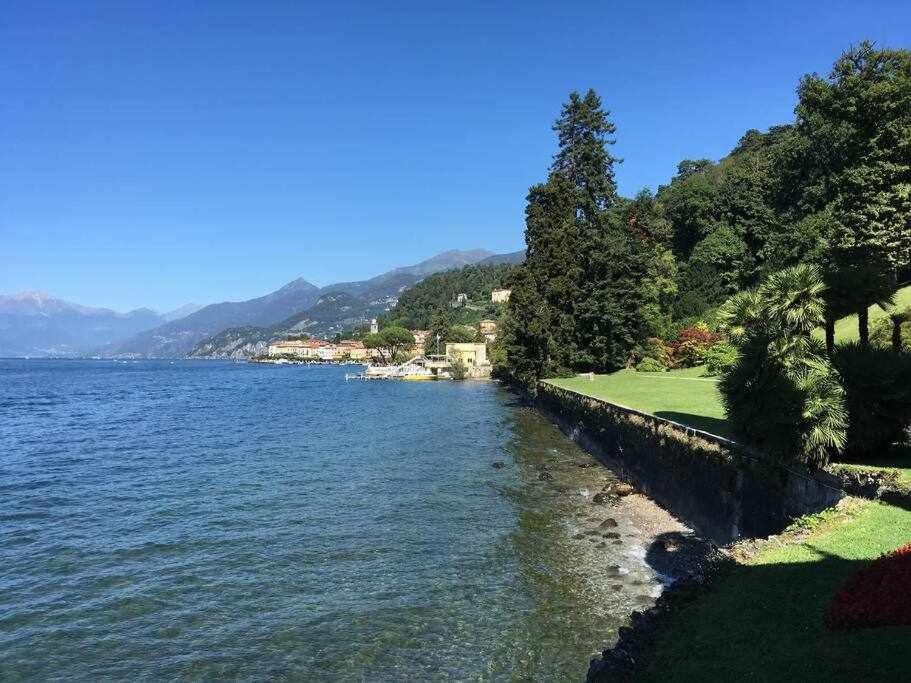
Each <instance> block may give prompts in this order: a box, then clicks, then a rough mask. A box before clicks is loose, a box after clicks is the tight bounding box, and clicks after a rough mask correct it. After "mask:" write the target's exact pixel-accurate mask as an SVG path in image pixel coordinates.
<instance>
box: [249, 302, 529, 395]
mask: <svg viewBox="0 0 911 683" xmlns="http://www.w3.org/2000/svg"><path fill="white" fill-rule="evenodd" d="M510 293H511V291H510V290H509V289H498V288H495V289H493V290H492V291H491V293H490V303H491V304H495V305H505V304H507V303H508V302H509V297H510ZM466 305H468V296H467V294H465V293H459V294H457V295H456V296H455V298H454V299H453V301H452V302H451V306H452V307H453V308H459V307H462V306H466ZM462 327H463V328H465V327H467V326H462ZM392 329H395V328H392ZM398 329H400V330H402V331H403V332H404V328H398ZM498 329H499V323H498V322H497V321H496V320H491V319H482V320H480V321H479V322H478V323H477V325H476V326H474V331H475V341H465V340H461V341H451V340H448V339H444V338H443V335H442V334H439V333H437V334H436V335H434V333H433V331H432V330H417V329H416V330H407V333H408V335H410V339H408V338H407V335H404V334H400V335H399V336H397V337H396V336H395V335H393V337H395V338H394V339H390V335H389V333H388V332H389V330H390V328H386V330H382V332H383V333H385V334H381V329H380V324H379V321H378V320H377V319H376V318H374V319H372V320H371V321H370V325H369V328H368V329H367V331H366V335H364V339H338V340H335V341H329V340H326V339H311V338H308V337H306V336H298V337H296V338H285V339H279V340H274V341H272V342H270V343H269V345H268V347H267V349H266V353H265V354H264V355H260V356H255V357H253V358H251V359H250V361H251V362H254V363H270V364H276V365H284V364H309V363H331V364H339V365H361V366H365V370H364V371H363V372H362V373H357V374H351V375H346V377H347V378H352V379H353V378H356V379H403V380H434V379H489V378H490V376H491V372H492V369H493V364H492V363H491V362H490V360H489V355H488V345H490V344H493V343H494V342H496V340H497V334H498ZM463 334H464V333H463Z"/></svg>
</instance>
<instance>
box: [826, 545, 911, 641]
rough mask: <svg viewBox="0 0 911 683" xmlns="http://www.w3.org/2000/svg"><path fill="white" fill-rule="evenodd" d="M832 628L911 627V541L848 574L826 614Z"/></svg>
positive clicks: (827, 623)
mask: <svg viewBox="0 0 911 683" xmlns="http://www.w3.org/2000/svg"><path fill="white" fill-rule="evenodd" d="M826 625H827V626H828V627H829V628H830V629H832V630H848V629H857V628H868V627H871V626H911V543H909V544H908V545H905V546H902V547H901V548H899V549H898V550H895V551H894V552H892V553H890V554H888V555H883V556H882V557H880V558H879V559H878V560H874V561H873V562H872V563H871V564H869V565H868V566H866V567H864V568H863V569H861V570H860V571H858V572H857V573H855V574H854V575H852V576H851V577H850V578H848V580H847V581H846V582H845V584H844V586H842V588H841V590H840V591H838V593H836V594H835V597H834V598H832V602H831V603H829V609H828V612H827V613H826Z"/></svg>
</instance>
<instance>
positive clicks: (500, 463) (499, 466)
mask: <svg viewBox="0 0 911 683" xmlns="http://www.w3.org/2000/svg"><path fill="white" fill-rule="evenodd" d="M491 467H493V468H494V469H495V470H501V469H503V468H504V467H506V463H505V462H503V461H502V460H497V461H496V462H495V463H493V465H491Z"/></svg>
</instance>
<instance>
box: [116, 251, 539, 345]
mask: <svg viewBox="0 0 911 683" xmlns="http://www.w3.org/2000/svg"><path fill="white" fill-rule="evenodd" d="M522 256H523V252H518V256H517V255H516V254H515V253H513V254H494V253H493V252H490V251H487V250H485V249H471V250H466V251H460V250H450V251H445V252H443V253H441V254H437V255H436V256H433V257H431V258H429V259H427V260H425V261H421V262H420V263H416V264H414V265H411V266H404V267H401V268H395V269H393V270H390V271H388V272H385V273H382V274H380V275H377V276H375V277H372V278H369V279H367V280H360V281H357V282H338V283H335V284H332V285H327V286H325V287H320V288H317V287H314V286H313V285H311V284H310V283H308V282H306V281H304V280H295V281H294V282H292V283H290V284H288V285H285V286H284V287H283V288H281V289H279V290H277V291H276V292H273V293H272V294H268V295H266V296H265V297H260V298H258V299H251V300H250V301H244V302H240V303H230V304H213V305H212V306H207V307H205V308H203V309H202V310H200V311H198V312H197V313H194V314H193V315H190V316H187V317H186V318H184V319H182V320H179V321H177V322H176V323H169V324H167V325H162V326H159V327H157V328H155V329H152V330H148V331H146V332H143V333H141V334H138V335H136V336H135V337H133V338H132V339H130V340H128V341H127V342H125V343H124V344H121V345H120V347H119V348H118V349H116V354H117V355H121V356H132V357H144V358H156V357H184V356H187V355H190V356H193V357H218V358H221V357H239V356H248V355H251V353H254V352H256V351H258V350H261V349H262V347H263V346H264V345H265V342H267V341H268V340H269V339H270V338H273V337H274V336H276V335H277V334H279V333H280V332H282V331H288V330H290V331H300V332H306V333H307V334H310V335H312V336H328V335H331V334H334V333H336V332H341V331H342V330H346V329H350V328H351V327H354V326H356V325H359V324H363V323H364V322H366V321H368V320H369V319H370V318H372V317H376V316H377V315H379V314H380V313H382V312H383V311H386V310H389V309H390V308H392V306H394V305H395V302H396V301H397V300H398V296H399V295H400V294H401V293H402V292H403V291H404V290H405V289H407V288H408V287H410V286H412V285H413V284H415V283H416V282H420V281H421V280H422V279H424V278H425V277H427V276H428V275H432V274H433V273H439V272H442V271H444V270H451V269H453V268H461V267H462V266H466V265H470V264H473V263H479V262H484V261H488V260H491V259H500V258H507V259H513V260H514V259H516V258H519V260H521V258H522ZM257 345H258V346H257Z"/></svg>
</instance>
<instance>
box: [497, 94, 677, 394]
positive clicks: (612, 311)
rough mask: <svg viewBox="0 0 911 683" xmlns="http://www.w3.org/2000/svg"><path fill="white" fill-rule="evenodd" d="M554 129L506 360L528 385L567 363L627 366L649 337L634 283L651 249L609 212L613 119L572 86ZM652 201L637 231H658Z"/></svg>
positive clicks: (517, 286) (535, 192) (530, 214)
mask: <svg viewBox="0 0 911 683" xmlns="http://www.w3.org/2000/svg"><path fill="white" fill-rule="evenodd" d="M554 130H555V131H556V133H557V139H558V147H559V148H558V152H557V154H556V155H555V157H554V163H553V165H552V167H551V173H550V176H549V177H548V180H547V182H546V183H544V184H542V185H536V186H534V187H532V188H531V189H530V190H529V193H528V204H527V207H526V212H525V218H526V220H525V241H526V245H527V249H526V261H525V264H524V265H523V266H522V267H521V269H520V273H519V274H518V275H517V276H516V277H515V278H514V280H513V286H512V289H513V294H512V298H511V299H510V311H511V314H512V321H513V322H512V324H511V325H510V327H509V330H508V331H507V332H508V334H509V341H508V343H507V358H508V362H509V365H510V368H511V370H512V372H513V375H514V376H515V377H516V378H519V379H520V380H521V381H523V382H525V383H526V384H528V385H533V384H534V382H535V381H536V380H537V379H540V378H541V377H546V376H553V375H555V374H558V373H560V372H562V371H565V370H566V369H570V368H578V369H583V368H588V367H611V366H613V367H616V366H619V365H622V364H623V363H624V362H625V361H626V359H627V358H628V357H629V354H630V352H631V350H632V348H633V347H634V346H635V344H636V343H637V342H638V341H639V340H640V339H641V338H643V337H644V336H645V335H644V334H643V331H644V329H645V326H646V324H645V317H644V314H643V313H642V311H641V308H640V306H641V295H640V294H641V293H639V292H637V291H636V290H635V288H633V287H631V286H630V285H631V283H633V282H637V283H638V282H642V281H643V276H644V275H645V273H646V268H645V261H646V258H647V256H646V251H645V249H644V247H643V246H642V244H643V242H642V241H641V240H639V239H638V238H637V237H636V235H635V233H634V232H633V230H632V229H631V227H630V226H629V225H627V224H626V223H624V221H623V217H622V216H621V214H620V213H618V212H612V209H613V208H614V207H615V205H616V203H617V191H616V184H615V182H614V172H613V164H614V162H615V159H614V158H613V157H612V156H611V155H610V153H609V152H608V151H607V147H608V146H609V145H611V144H613V142H614V141H613V139H612V138H611V137H610V136H611V135H613V133H614V130H615V129H614V125H613V123H611V121H610V119H609V118H608V115H607V112H605V111H604V109H603V108H602V106H601V101H600V99H599V98H598V96H597V95H596V94H595V93H594V91H589V92H588V93H586V94H585V95H584V96H582V95H580V94H578V93H575V92H574V93H571V94H570V98H569V101H568V102H567V103H566V104H565V105H564V107H563V110H562V112H561V114H560V118H559V119H558V120H557V122H556V123H555V124H554ZM646 204H647V200H645V199H644V198H643V203H642V207H640V208H642V209H643V211H642V213H643V217H642V219H641V225H642V226H643V227H642V228H641V230H642V231H645V230H646V229H649V230H651V229H654V230H655V231H657V232H660V231H661V228H660V221H659V220H658V218H657V217H656V216H654V215H652V214H651V213H649V214H648V216H645V215H644V214H645V213H646V209H647V206H646ZM637 220H638V219H637ZM645 226H648V227H645Z"/></svg>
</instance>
